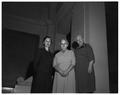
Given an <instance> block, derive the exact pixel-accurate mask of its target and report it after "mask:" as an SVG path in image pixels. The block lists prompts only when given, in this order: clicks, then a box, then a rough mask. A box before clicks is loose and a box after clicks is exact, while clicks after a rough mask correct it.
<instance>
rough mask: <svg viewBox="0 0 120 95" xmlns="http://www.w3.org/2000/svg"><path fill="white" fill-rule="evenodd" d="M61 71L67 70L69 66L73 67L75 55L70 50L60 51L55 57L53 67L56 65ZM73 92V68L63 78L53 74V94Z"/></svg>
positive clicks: (56, 73)
mask: <svg viewBox="0 0 120 95" xmlns="http://www.w3.org/2000/svg"><path fill="white" fill-rule="evenodd" d="M58 64H59V67H60V68H61V69H62V70H66V69H68V67H69V66H70V64H73V65H75V55H74V52H73V51H72V50H66V51H65V52H64V53H62V52H61V51H60V52H58V53H57V54H56V55H55V58H54V63H53V67H54V66H55V65H58ZM74 92H75V72H74V68H73V69H72V70H71V71H70V72H69V74H68V76H66V77H63V76H61V75H60V74H59V73H58V72H55V77H54V83H53V93H74Z"/></svg>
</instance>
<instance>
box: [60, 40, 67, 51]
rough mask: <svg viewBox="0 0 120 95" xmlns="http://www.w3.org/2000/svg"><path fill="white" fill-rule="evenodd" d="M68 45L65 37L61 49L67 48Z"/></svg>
mask: <svg viewBox="0 0 120 95" xmlns="http://www.w3.org/2000/svg"><path fill="white" fill-rule="evenodd" d="M67 47H68V42H67V41H66V40H64V39H62V40H61V49H62V50H66V49H67Z"/></svg>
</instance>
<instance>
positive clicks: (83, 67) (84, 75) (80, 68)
mask: <svg viewBox="0 0 120 95" xmlns="http://www.w3.org/2000/svg"><path fill="white" fill-rule="evenodd" d="M75 56H76V66H75V78H76V92H77V93H88V92H93V91H95V74H94V68H93V71H92V73H91V74H89V73H88V66H89V62H90V61H91V60H95V59H94V54H93V50H92V48H91V47H90V45H88V44H84V45H83V46H82V47H81V48H79V47H78V48H77V49H76V50H75Z"/></svg>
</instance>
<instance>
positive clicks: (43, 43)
mask: <svg viewBox="0 0 120 95" xmlns="http://www.w3.org/2000/svg"><path fill="white" fill-rule="evenodd" d="M47 38H50V39H51V37H50V36H45V37H44V38H43V41H42V43H43V44H44V41H45V40H46V39H47ZM51 42H52V39H51Z"/></svg>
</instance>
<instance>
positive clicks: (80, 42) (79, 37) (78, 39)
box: [77, 36, 83, 46]
mask: <svg viewBox="0 0 120 95" xmlns="http://www.w3.org/2000/svg"><path fill="white" fill-rule="evenodd" d="M77 43H78V44H79V45H80V46H82V45H83V39H82V37H81V36H77Z"/></svg>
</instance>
